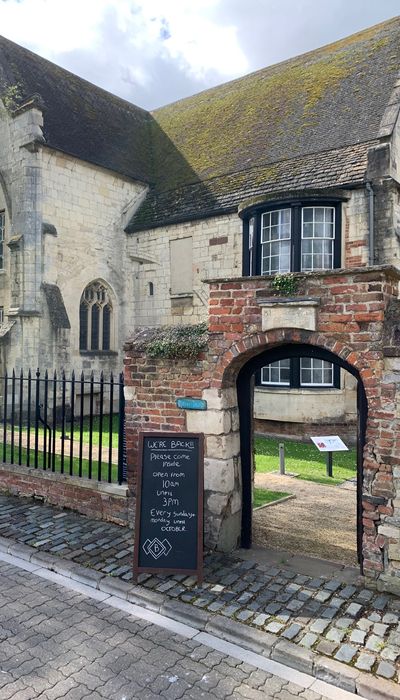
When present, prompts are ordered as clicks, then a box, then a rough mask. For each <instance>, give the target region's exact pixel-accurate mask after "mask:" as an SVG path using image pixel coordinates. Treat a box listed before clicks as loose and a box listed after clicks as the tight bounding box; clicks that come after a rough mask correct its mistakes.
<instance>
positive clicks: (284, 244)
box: [242, 202, 340, 275]
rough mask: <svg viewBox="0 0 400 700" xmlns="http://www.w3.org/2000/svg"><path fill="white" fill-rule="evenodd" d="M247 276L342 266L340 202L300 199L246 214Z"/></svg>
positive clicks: (245, 252)
mask: <svg viewBox="0 0 400 700" xmlns="http://www.w3.org/2000/svg"><path fill="white" fill-rule="evenodd" d="M242 216H243V219H244V255H243V274H244V275H274V274H284V273H286V272H312V271H314V270H331V269H333V268H335V267H340V204H338V203H336V202H307V203H306V202H304V203H303V202H302V203H299V202H296V203H290V204H284V205H281V206H269V207H265V206H264V207H259V206H258V207H255V208H253V209H248V210H247V211H246V212H244V213H243V215H242Z"/></svg>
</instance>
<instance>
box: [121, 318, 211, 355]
mask: <svg viewBox="0 0 400 700" xmlns="http://www.w3.org/2000/svg"><path fill="white" fill-rule="evenodd" d="M207 342H208V330H207V323H197V324H195V325H191V326H182V325H181V326H161V327H160V328H151V329H146V330H144V331H139V333H138V334H137V336H136V337H135V338H134V340H133V344H132V345H133V348H134V349H135V350H136V351H139V352H144V353H146V355H148V356H149V357H164V358H168V359H178V358H186V359H188V358H195V357H197V355H198V354H199V353H200V352H201V351H202V350H205V348H206V347H207Z"/></svg>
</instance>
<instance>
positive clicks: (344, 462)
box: [254, 437, 357, 486]
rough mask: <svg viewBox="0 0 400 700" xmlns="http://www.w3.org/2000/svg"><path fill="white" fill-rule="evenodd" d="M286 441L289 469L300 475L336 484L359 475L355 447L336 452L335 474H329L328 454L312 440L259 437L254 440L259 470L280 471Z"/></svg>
mask: <svg viewBox="0 0 400 700" xmlns="http://www.w3.org/2000/svg"><path fill="white" fill-rule="evenodd" d="M280 442H284V444H285V464H286V471H287V472H293V473H295V474H298V475H299V477H298V478H299V479H304V480H305V481H314V482H315V483H318V484H325V485H327V486H328V485H329V486H335V485H336V484H341V483H342V482H343V481H346V480H347V479H352V478H354V477H355V476H356V473H357V469H356V465H357V455H356V450H355V449H354V448H352V449H351V450H349V451H348V452H334V454H333V477H329V476H326V455H325V454H324V453H323V452H318V450H317V448H316V447H315V446H314V445H313V444H312V443H311V440H310V443H309V444H308V443H303V442H295V441H294V440H285V441H284V440H282V439H280V440H275V439H272V438H266V437H256V438H255V440H254V443H255V444H254V447H255V461H256V472H259V473H261V474H264V473H267V472H277V471H279V443H280Z"/></svg>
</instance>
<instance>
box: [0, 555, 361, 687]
mask: <svg viewBox="0 0 400 700" xmlns="http://www.w3.org/2000/svg"><path fill="white" fill-rule="evenodd" d="M13 559H14V560H15V557H14V558H13ZM170 622H171V621H170ZM156 625H157V623H155V622H153V621H151V620H146V619H145V618H140V617H136V616H134V615H133V614H132V612H131V611H130V610H129V609H128V610H126V611H125V610H124V607H118V606H116V605H113V603H112V601H110V598H109V597H108V599H107V600H106V601H100V602H98V601H97V600H95V599H93V597H88V596H84V595H82V594H80V593H77V592H75V591H74V590H71V589H70V588H68V587H63V586H60V585H57V584H56V583H54V582H53V581H51V580H44V579H42V578H39V577H38V576H33V575H32V574H30V573H28V572H27V571H23V570H21V569H19V568H16V567H15V565H13V564H10V563H7V562H4V561H0V630H1V639H2V644H1V673H0V697H1V699H2V700H34V699H35V698H40V699H41V700H57V698H64V700H83V698H86V699H87V700H110V699H112V700H135V698H140V700H157V699H158V698H164V699H165V700H177V699H178V698H187V700H200V699H207V698H212V699H215V700H225V699H226V700H228V699H230V698H242V700H245V699H246V698H247V699H248V700H296V699H298V698H302V699H303V700H342V698H340V696H339V697H338V698H336V695H333V693H332V688H331V687H329V686H327V685H326V683H324V684H323V686H322V687H321V685H320V684H319V682H318V681H315V680H314V679H310V678H309V677H308V678H306V677H304V676H303V675H302V674H300V673H298V672H295V671H291V669H287V668H283V667H281V668H279V669H277V668H276V667H274V666H273V664H272V663H270V662H266V661H265V659H263V658H261V657H259V658H256V655H251V654H249V653H248V652H246V651H245V650H244V649H240V648H239V647H237V648H236V649H235V648H232V647H233V645H231V648H226V647H227V645H224V644H222V645H220V644H219V640H216V639H214V640H213V639H211V638H210V635H203V633H197V635H196V636H197V638H192V637H190V636H187V635H185V630H184V629H182V630H180V629H179V626H178V625H176V624H175V625H174V627H175V629H171V630H169V629H168V628H167V627H161V626H156ZM182 627H183V626H182ZM194 632H195V631H194ZM278 671H279V672H280V673H281V675H278ZM311 688H315V690H314V689H311ZM324 691H325V692H324ZM336 691H337V689H336V688H335V689H334V692H335V693H336ZM342 697H343V700H347V697H348V698H349V700H351V699H352V698H354V700H356V696H353V695H351V696H347V694H346V695H344V696H342Z"/></svg>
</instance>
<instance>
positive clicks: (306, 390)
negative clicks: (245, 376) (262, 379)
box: [254, 384, 343, 396]
mask: <svg viewBox="0 0 400 700" xmlns="http://www.w3.org/2000/svg"><path fill="white" fill-rule="evenodd" d="M254 391H256V392H259V393H260V394H269V393H271V394H272V393H273V394H284V395H287V396H293V395H296V394H297V395H301V396H303V395H304V394H310V395H312V396H314V395H315V394H316V395H317V396H320V395H321V394H327V395H328V396H331V395H332V394H339V395H341V394H342V393H343V390H342V389H338V388H337V387H335V386H315V387H314V386H313V387H311V386H304V387H301V388H297V387H288V386H287V387H284V386H278V385H277V384H276V385H274V384H271V385H270V386H258V385H257V386H255V387H254Z"/></svg>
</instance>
